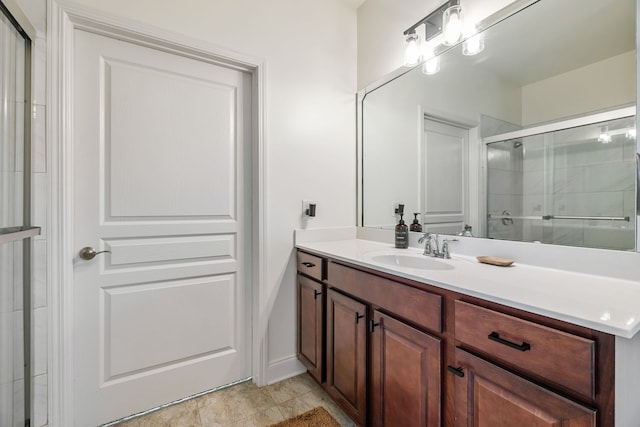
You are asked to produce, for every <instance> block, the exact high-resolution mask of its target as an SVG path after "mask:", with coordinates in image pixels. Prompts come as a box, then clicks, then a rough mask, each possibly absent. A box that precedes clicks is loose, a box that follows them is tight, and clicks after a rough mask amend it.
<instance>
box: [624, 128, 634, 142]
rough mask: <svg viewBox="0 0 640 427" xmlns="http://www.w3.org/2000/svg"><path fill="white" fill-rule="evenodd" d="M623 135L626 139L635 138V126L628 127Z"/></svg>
mask: <svg viewBox="0 0 640 427" xmlns="http://www.w3.org/2000/svg"><path fill="white" fill-rule="evenodd" d="M625 136H626V137H627V139H636V128H631V129H628V130H627V133H626V134H625Z"/></svg>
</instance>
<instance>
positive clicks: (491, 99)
mask: <svg viewBox="0 0 640 427" xmlns="http://www.w3.org/2000/svg"><path fill="white" fill-rule="evenodd" d="M496 16H498V15H496ZM635 16H636V11H635V0H601V1H597V2H584V1H583V0H563V1H562V2H557V1H554V0H540V1H538V2H535V3H534V4H532V5H530V6H528V7H526V8H524V9H523V10H521V11H519V12H518V13H516V14H514V15H512V16H510V17H509V18H507V19H505V20H503V21H501V22H498V23H497V24H495V25H493V26H490V27H489V28H488V29H487V30H485V31H484V32H483V36H484V40H485V49H484V51H483V52H481V53H480V54H478V55H475V56H466V55H463V54H462V48H461V46H460V45H459V46H456V47H453V48H451V49H449V50H447V51H446V52H444V53H442V54H441V55H440V57H439V59H440V71H439V72H438V73H436V74H433V75H426V74H424V73H423V72H422V67H421V66H417V67H416V68H414V69H412V70H410V71H409V72H407V73H405V74H403V75H401V76H400V77H398V78H395V79H394V80H391V81H390V82H388V83H386V84H385V85H383V86H380V87H378V88H376V89H374V90H371V91H369V92H368V93H366V94H365V95H364V97H363V98H361V99H362V103H361V104H360V108H361V110H360V112H361V144H362V145H361V147H360V152H361V159H360V160H361V163H360V168H361V169H360V172H361V188H360V198H361V211H360V213H361V218H360V221H361V223H360V225H362V226H365V227H382V228H392V227H393V226H394V225H395V223H397V221H398V219H399V218H398V217H397V216H396V215H395V213H394V210H395V207H396V206H397V205H398V204H404V205H405V212H406V213H408V214H409V216H410V217H412V216H413V215H411V214H413V213H414V212H416V213H419V215H418V217H419V218H420V220H421V222H422V224H423V230H424V231H430V232H436V233H445V234H458V233H461V232H462V231H463V230H464V228H465V225H469V226H470V227H471V230H472V233H473V235H474V236H478V237H489V238H496V239H510V240H522V241H540V242H545V243H552V244H564V245H575V246H589V247H601V248H610V249H621V250H629V249H633V248H634V247H635V246H636V244H635V243H636V242H635V223H636V210H635V209H636V208H635V205H636V172H635V170H636V163H635V158H636V154H635V153H636V151H637V150H636V142H635V133H634V132H635V103H636V65H635V64H636V46H635ZM490 21H491V18H488V20H487V22H485V24H487V23H490ZM603 135H607V136H606V137H605V136H603ZM603 137H604V138H605V139H606V138H607V137H608V138H610V140H608V141H603V140H602V138H603Z"/></svg>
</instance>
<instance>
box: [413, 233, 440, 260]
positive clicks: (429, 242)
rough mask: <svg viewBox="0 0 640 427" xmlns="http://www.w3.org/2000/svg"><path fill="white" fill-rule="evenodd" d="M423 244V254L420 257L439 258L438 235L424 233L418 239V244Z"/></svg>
mask: <svg viewBox="0 0 640 427" xmlns="http://www.w3.org/2000/svg"><path fill="white" fill-rule="evenodd" d="M422 242H425V243H424V252H423V253H422V255H426V256H435V257H438V256H440V248H439V247H438V235H437V234H435V235H433V234H431V233H425V234H424V236H422V237H421V238H420V239H418V243H422Z"/></svg>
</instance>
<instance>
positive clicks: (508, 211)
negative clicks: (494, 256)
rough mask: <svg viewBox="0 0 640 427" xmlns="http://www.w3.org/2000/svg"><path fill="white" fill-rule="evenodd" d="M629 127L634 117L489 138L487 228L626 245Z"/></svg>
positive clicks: (631, 161)
mask: <svg viewBox="0 0 640 427" xmlns="http://www.w3.org/2000/svg"><path fill="white" fill-rule="evenodd" d="M631 129H635V118H634V117H628V118H621V119H616V120H610V121H607V122H601V123H594V124H589V125H585V126H579V127H574V128H570V129H564V130H559V131H555V132H549V133H544V134H538V135H532V136H527V137H523V138H519V139H516V140H507V141H501V142H496V143H492V144H489V145H488V147H487V153H488V157H487V171H488V172H487V173H488V200H487V206H488V213H489V215H490V218H489V219H488V236H489V237H493V238H497V239H508V240H523V241H529V242H532V241H539V242H543V243H553V244H561V245H571V246H586V247H595V248H607V249H619V250H632V249H634V247H635V181H636V172H635V171H636V161H635V155H636V140H635V136H634V135H633V133H631V132H629V131H630V130H631ZM603 134H606V135H607V136H608V138H607V137H603V136H602V135H603ZM609 138H610V139H609ZM505 217H508V218H506V219H505ZM574 217H579V218H574ZM584 217H587V218H593V219H582V218H584ZM627 217H628V218H629V220H625V219H623V218H627Z"/></svg>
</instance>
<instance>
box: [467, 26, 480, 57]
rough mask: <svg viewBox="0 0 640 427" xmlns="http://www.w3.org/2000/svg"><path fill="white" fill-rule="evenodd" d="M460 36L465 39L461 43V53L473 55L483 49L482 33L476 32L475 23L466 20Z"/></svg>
mask: <svg viewBox="0 0 640 427" xmlns="http://www.w3.org/2000/svg"><path fill="white" fill-rule="evenodd" d="M462 36H463V37H464V38H465V39H466V40H465V41H464V42H463V43H462V54H463V55H467V56H473V55H477V54H479V53H480V52H482V51H483V50H484V35H482V33H478V32H477V30H476V25H475V24H473V23H471V22H466V23H465V24H464V30H463V32H462Z"/></svg>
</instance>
